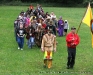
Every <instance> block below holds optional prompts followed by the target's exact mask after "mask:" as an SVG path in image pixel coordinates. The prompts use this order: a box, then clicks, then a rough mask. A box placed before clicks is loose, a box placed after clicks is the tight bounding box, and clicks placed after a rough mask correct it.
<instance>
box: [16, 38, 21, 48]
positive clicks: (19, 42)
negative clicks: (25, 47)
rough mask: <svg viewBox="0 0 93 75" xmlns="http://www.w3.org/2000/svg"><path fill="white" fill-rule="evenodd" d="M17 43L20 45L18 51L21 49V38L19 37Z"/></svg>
mask: <svg viewBox="0 0 93 75" xmlns="http://www.w3.org/2000/svg"><path fill="white" fill-rule="evenodd" d="M17 43H18V49H20V48H21V40H20V37H17Z"/></svg>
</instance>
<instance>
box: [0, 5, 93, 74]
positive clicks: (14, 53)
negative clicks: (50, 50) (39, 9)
mask: <svg viewBox="0 0 93 75" xmlns="http://www.w3.org/2000/svg"><path fill="white" fill-rule="evenodd" d="M27 8H28V7H22V6H21V7H20V6H0V26H1V27H0V35H1V36H0V75H48V74H50V75H93V60H92V58H93V48H92V47H91V33H90V29H89V27H88V26H87V25H85V24H83V23H82V25H81V28H80V30H79V32H78V34H79V36H80V38H81V39H80V44H79V45H78V46H77V55H76V63H75V66H74V69H73V70H68V69H66V62H67V48H66V42H65V37H57V41H58V45H57V52H56V53H54V56H53V58H54V60H53V67H52V68H51V69H44V68H43V53H42V52H41V51H40V49H39V48H38V47H36V46H35V47H34V48H33V49H28V47H27V46H26V39H25V44H24V50H23V51H21V50H18V49H17V47H18V45H17V43H16V41H15V37H14V27H13V23H14V20H15V19H16V18H17V16H18V14H19V13H20V11H21V10H24V11H26V10H27ZM43 8H44V10H45V12H46V11H48V12H51V11H53V12H54V13H55V14H56V15H57V17H58V19H59V16H62V17H63V20H65V19H67V20H68V22H69V25H70V27H71V26H75V27H76V28H78V26H79V24H80V22H81V19H82V17H83V15H84V12H85V10H86V8H61V7H60V8H56V7H43ZM68 32H70V29H69V30H68Z"/></svg>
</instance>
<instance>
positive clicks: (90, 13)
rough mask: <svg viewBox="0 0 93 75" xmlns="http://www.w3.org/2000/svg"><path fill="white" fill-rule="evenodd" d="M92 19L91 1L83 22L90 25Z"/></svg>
mask: <svg viewBox="0 0 93 75" xmlns="http://www.w3.org/2000/svg"><path fill="white" fill-rule="evenodd" d="M91 19H92V10H91V6H90V3H89V5H88V8H87V11H86V13H85V16H84V18H83V19H82V22H83V23H85V24H87V25H88V26H89V27H90V22H91Z"/></svg>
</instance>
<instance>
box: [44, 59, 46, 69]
mask: <svg viewBox="0 0 93 75" xmlns="http://www.w3.org/2000/svg"><path fill="white" fill-rule="evenodd" d="M46 67H47V59H44V68H46Z"/></svg>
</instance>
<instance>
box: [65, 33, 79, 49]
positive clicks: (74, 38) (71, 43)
mask: <svg viewBox="0 0 93 75" xmlns="http://www.w3.org/2000/svg"><path fill="white" fill-rule="evenodd" d="M66 42H67V46H68V47H71V48H75V47H76V46H77V45H78V44H79V42H80V38H79V36H78V35H77V34H73V33H69V34H67V36H66Z"/></svg>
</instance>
